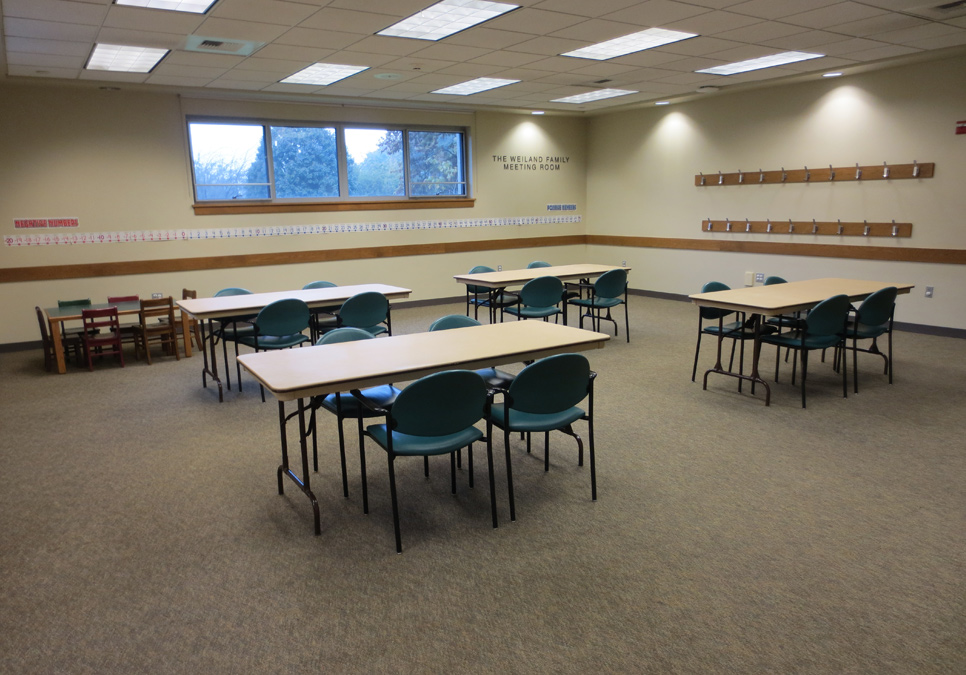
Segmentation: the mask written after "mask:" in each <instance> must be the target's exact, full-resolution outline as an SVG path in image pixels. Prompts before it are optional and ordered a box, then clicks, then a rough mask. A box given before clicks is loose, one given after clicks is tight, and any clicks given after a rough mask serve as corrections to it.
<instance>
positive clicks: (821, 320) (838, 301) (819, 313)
mask: <svg viewBox="0 0 966 675" xmlns="http://www.w3.org/2000/svg"><path fill="white" fill-rule="evenodd" d="M849 307H851V303H850V302H849V296H847V295H833V296H832V297H831V298H828V299H826V300H822V301H821V302H820V303H818V304H817V305H815V306H814V307H813V308H812V309H811V311H810V312H809V313H808V316H806V317H805V325H806V329H805V331H806V333H807V334H808V335H812V336H815V335H838V334H839V333H843V332H844V331H845V321H846V319H847V318H848V313H849Z"/></svg>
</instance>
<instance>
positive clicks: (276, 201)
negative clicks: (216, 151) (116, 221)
mask: <svg viewBox="0 0 966 675" xmlns="http://www.w3.org/2000/svg"><path fill="white" fill-rule="evenodd" d="M184 120H185V139H186V149H187V155H188V164H189V168H190V179H191V195H192V200H193V207H194V210H195V213H196V214H198V215H206V214H224V213H233V212H234V213H267V212H276V211H314V210H319V211H329V210H367V209H375V210H378V209H385V208H433V207H434V206H435V207H438V208H449V207H454V206H455V207H461V206H472V205H473V203H474V202H475V198H474V196H473V181H472V176H473V172H472V154H471V148H472V137H471V128H470V127H467V126H454V125H417V124H398V123H386V124H379V123H371V122H366V123H355V122H345V121H342V122H333V121H327V120H298V119H275V118H262V117H257V118H256V117H251V118H248V117H222V116H212V115H186V116H185V118H184ZM192 124H220V125H232V124H237V125H243V126H260V127H261V128H262V138H263V143H264V144H265V162H266V170H267V173H268V183H269V197H268V198H267V199H261V198H253V199H247V198H246V199H237V198H236V199H199V198H198V182H197V175H196V172H195V161H194V154H193V148H192V145H191V125H192ZM272 127H294V128H325V129H334V130H335V135H336V161H337V168H338V178H339V196H338V197H285V198H279V197H278V196H277V194H276V177H275V166H274V156H273V151H274V148H273V146H272V134H271V128H272ZM346 129H375V130H386V131H401V132H402V133H403V136H402V146H401V152H402V154H403V157H402V164H403V180H404V186H403V187H404V191H405V194H404V195H402V196H394V195H387V196H372V197H369V196H367V197H352V196H349V184H348V152H347V148H346V139H345V130H346ZM409 132H438V133H456V134H459V137H460V151H461V161H462V166H461V167H460V173H461V174H462V177H463V178H464V180H463V181H457V182H458V183H462V184H463V185H464V194H462V195H416V194H413V190H412V187H413V185H412V179H411V175H410V161H411V158H410V154H409ZM313 207H317V208H313Z"/></svg>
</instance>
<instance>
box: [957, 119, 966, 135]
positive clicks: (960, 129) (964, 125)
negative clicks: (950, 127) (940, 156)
mask: <svg viewBox="0 0 966 675" xmlns="http://www.w3.org/2000/svg"><path fill="white" fill-rule="evenodd" d="M956 134H957V135H958V134H966V120H959V121H958V122H956Z"/></svg>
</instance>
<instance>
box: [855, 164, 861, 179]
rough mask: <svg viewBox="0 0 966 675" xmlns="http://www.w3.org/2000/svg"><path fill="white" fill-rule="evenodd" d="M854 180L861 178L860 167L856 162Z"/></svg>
mask: <svg viewBox="0 0 966 675" xmlns="http://www.w3.org/2000/svg"><path fill="white" fill-rule="evenodd" d="M855 180H862V168H861V167H860V166H859V163H858V162H856V163H855Z"/></svg>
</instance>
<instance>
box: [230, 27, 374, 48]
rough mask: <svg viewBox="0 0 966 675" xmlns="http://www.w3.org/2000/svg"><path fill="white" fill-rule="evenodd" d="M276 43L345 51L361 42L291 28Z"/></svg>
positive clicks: (340, 35) (346, 35)
mask: <svg viewBox="0 0 966 675" xmlns="http://www.w3.org/2000/svg"><path fill="white" fill-rule="evenodd" d="M219 37H224V36H219ZM363 39H366V38H363ZM275 42H276V43H277V44H280V45H294V46H297V47H315V48H316V49H345V48H346V47H348V46H349V45H354V44H355V43H357V42H359V36H358V35H356V34H354V33H337V32H335V31H331V30H316V29H314V28H290V29H288V30H287V31H285V32H284V33H283V34H282V35H280V36H279V38H278V39H277V40H276V41H275Z"/></svg>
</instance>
